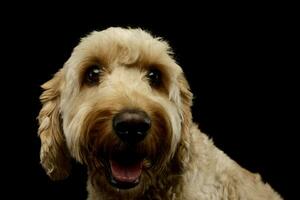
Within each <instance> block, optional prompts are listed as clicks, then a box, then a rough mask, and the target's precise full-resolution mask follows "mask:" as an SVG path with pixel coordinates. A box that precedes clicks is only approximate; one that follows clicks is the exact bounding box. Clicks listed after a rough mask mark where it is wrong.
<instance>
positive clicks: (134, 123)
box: [113, 110, 151, 144]
mask: <svg viewBox="0 0 300 200" xmlns="http://www.w3.org/2000/svg"><path fill="white" fill-rule="evenodd" d="M150 127H151V120H150V118H149V116H148V115H147V114H146V113H145V112H143V111H139V110H126V111H122V112H120V113H118V114H117V115H116V116H115V117H114V119H113V128H114V130H115V132H116V134H117V135H118V136H119V138H120V139H121V140H123V141H124V142H126V143H130V144H135V143H138V142H140V141H142V140H143V139H144V138H145V137H146V135H147V132H148V130H149V129H150Z"/></svg>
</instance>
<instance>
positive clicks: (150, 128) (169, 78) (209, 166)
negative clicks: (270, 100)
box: [38, 28, 281, 200]
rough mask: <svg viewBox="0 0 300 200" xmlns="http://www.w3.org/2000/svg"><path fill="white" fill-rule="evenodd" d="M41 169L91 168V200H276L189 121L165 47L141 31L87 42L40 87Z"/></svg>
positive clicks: (184, 94) (178, 72)
mask: <svg viewBox="0 0 300 200" xmlns="http://www.w3.org/2000/svg"><path fill="white" fill-rule="evenodd" d="M42 87H43V89H44V90H45V91H44V92H43V94H42V95H41V102H42V104H43V107H42V109H41V111H40V114H39V117H38V119H39V124H40V127H39V136H40V139H41V154H40V156H41V164H42V166H43V167H44V169H45V170H46V172H47V174H48V175H49V176H50V177H51V178H52V179H54V180H57V179H63V178H66V177H67V176H68V175H69V172H70V159H71V158H72V159H75V160H76V161H78V162H80V163H82V164H85V165H86V166H87V168H88V177H89V178H88V186H87V190H88V193H89V196H88V199H89V200H102V199H120V200H126V199H127V200H129V199H157V200H158V199H161V200H162V199H163V200H168V199H169V200H171V199H172V200H174V199H180V200H200V199H203V200H204V199H210V200H216V199H218V200H221V199H230V200H234V199H255V200H258V199H268V200H271V199H281V197H280V196H279V195H278V194H277V193H276V192H274V191H273V190H272V188H271V187H270V186H269V185H268V184H264V183H263V182H262V181H261V179H260V176H259V175H255V174H252V173H250V172H248V171H247V170H245V169H243V168H241V167H240V166H239V165H238V164H237V163H235V162H234V161H232V160H231V159H230V158H229V157H227V156H226V155H225V154H224V153H223V152H222V151H220V150H219V149H218V148H216V147H215V146H214V145H213V142H212V141H211V140H209V139H208V138H207V136H206V135H205V134H203V133H201V132H200V131H199V129H198V128H197V126H196V125H195V124H194V123H193V122H192V116H191V110H190V107H191V104H192V93H191V92H190V90H189V86H188V83H187V81H186V79H185V77H184V74H183V72H182V69H181V68H180V66H178V65H177V64H176V62H175V61H174V59H173V58H172V52H171V49H170V47H169V46H168V44H167V43H166V42H165V41H163V40H162V39H161V38H154V37H152V36H151V35H150V34H149V33H147V32H144V31H143V30H141V29H122V28H109V29H107V30H104V31H101V32H93V33H91V34H90V35H89V36H87V37H86V38H83V39H82V41H81V42H80V44H79V45H78V46H77V47H76V48H75V49H74V51H73V53H72V55H71V57H70V58H69V60H68V61H67V62H66V63H65V65H64V67H63V68H62V69H61V70H60V71H59V72H57V73H56V75H55V76H54V78H53V79H51V80H50V81H48V82H46V83H45V84H44V85H43V86H42Z"/></svg>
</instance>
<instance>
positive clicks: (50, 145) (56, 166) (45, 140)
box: [38, 70, 71, 180]
mask: <svg viewBox="0 0 300 200" xmlns="http://www.w3.org/2000/svg"><path fill="white" fill-rule="evenodd" d="M62 86H63V70H60V71H59V72H57V73H56V74H55V76H54V77H53V78H52V79H51V80H50V81H48V82H46V83H44V84H43V85H42V88H43V89H44V90H45V91H44V92H43V93H42V95H41V96H40V100H41V102H42V104H43V107H42V109H41V111H40V113H39V116H38V120H39V129H38V135H39V137H40V139H41V151H40V159H41V164H42V166H43V168H44V169H45V171H46V173H47V175H48V176H49V177H50V178H51V179H53V180H60V179H64V178H66V177H67V176H68V175H69V173H70V167H71V164H70V154H69V151H68V149H67V146H66V142H65V138H64V135H63V132H62V124H61V121H62V120H61V118H60V108H59V104H60V91H61V89H62Z"/></svg>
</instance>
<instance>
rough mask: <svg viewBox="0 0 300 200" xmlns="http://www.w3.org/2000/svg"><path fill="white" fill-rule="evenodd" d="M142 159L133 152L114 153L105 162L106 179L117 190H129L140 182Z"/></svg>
mask: <svg viewBox="0 0 300 200" xmlns="http://www.w3.org/2000/svg"><path fill="white" fill-rule="evenodd" d="M143 163H144V157H143V156H141V155H139V154H137V153H136V152H134V151H124V152H114V153H113V154H112V155H111V156H110V157H109V158H108V161H107V178H108V180H109V182H110V184H111V185H112V186H114V187H116V188H119V189H130V188H133V187H135V186H137V185H138V184H139V182H140V179H141V175H142V171H143Z"/></svg>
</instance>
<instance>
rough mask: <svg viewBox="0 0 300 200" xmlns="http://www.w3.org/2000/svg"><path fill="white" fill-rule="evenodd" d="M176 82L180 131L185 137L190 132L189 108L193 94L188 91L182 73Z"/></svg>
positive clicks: (190, 117) (190, 118)
mask: <svg viewBox="0 0 300 200" xmlns="http://www.w3.org/2000/svg"><path fill="white" fill-rule="evenodd" d="M177 82H178V87H179V93H180V94H179V95H180V99H181V104H182V105H181V106H182V110H181V112H182V126H183V127H182V129H183V134H184V135H185V134H188V132H189V131H190V126H191V124H192V113H191V106H192V101H193V93H192V92H191V91H190V86H189V84H188V82H187V80H186V78H185V76H184V74H183V73H181V74H180V75H179V76H178V78H177Z"/></svg>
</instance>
